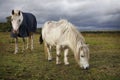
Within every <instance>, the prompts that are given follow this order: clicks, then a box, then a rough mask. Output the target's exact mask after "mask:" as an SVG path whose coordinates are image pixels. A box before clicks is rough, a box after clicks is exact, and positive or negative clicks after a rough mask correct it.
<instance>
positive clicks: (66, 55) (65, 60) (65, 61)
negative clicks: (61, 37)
mask: <svg viewBox="0 0 120 80" xmlns="http://www.w3.org/2000/svg"><path fill="white" fill-rule="evenodd" d="M68 50H69V49H65V50H64V63H65V65H69V62H68Z"/></svg>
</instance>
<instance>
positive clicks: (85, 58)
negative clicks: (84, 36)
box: [78, 44, 89, 69]
mask: <svg viewBox="0 0 120 80" xmlns="http://www.w3.org/2000/svg"><path fill="white" fill-rule="evenodd" d="M78 54H79V62H78V63H79V65H80V67H81V68H82V69H88V68H89V49H88V46H87V45H86V44H84V45H82V46H80V48H79V53H78Z"/></svg>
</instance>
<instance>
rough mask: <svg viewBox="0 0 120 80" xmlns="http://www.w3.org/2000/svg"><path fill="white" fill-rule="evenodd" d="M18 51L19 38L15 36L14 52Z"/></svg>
mask: <svg viewBox="0 0 120 80" xmlns="http://www.w3.org/2000/svg"><path fill="white" fill-rule="evenodd" d="M16 53H18V38H15V52H14V54H16Z"/></svg>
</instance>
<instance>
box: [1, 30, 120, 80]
mask: <svg viewBox="0 0 120 80" xmlns="http://www.w3.org/2000/svg"><path fill="white" fill-rule="evenodd" d="M83 35H84V37H85V39H86V42H87V43H88V44H89V48H90V69H89V70H82V69H81V68H80V67H79V66H78V65H77V63H76V62H75V59H74V56H73V54H72V52H70V53H69V62H70V65H69V66H65V65H64V64H63V63H62V64H61V65H56V64H55V57H56V55H55V50H53V52H52V53H53V58H54V59H53V61H51V62H49V61H47V60H46V57H45V54H44V51H43V50H44V49H43V44H42V45H40V44H39V42H38V39H39V34H35V36H34V50H33V51H30V50H26V51H25V52H23V53H22V52H21V49H22V47H21V46H22V40H21V39H19V49H20V50H19V53H18V54H13V53H14V40H13V39H12V38H10V33H7V32H6V33H5V32H0V80H120V33H83ZM61 60H62V62H63V54H62V57H61Z"/></svg>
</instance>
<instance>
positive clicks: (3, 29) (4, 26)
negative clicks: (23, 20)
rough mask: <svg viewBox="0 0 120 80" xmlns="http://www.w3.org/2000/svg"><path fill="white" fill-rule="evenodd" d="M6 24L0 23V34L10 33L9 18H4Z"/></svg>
mask: <svg viewBox="0 0 120 80" xmlns="http://www.w3.org/2000/svg"><path fill="white" fill-rule="evenodd" d="M6 19H7V21H6V22H1V23H0V32H9V31H11V28H12V27H11V22H10V16H8V17H6Z"/></svg>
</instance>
